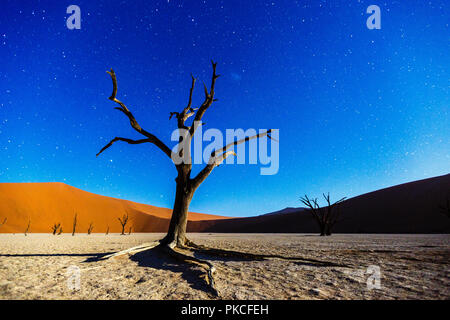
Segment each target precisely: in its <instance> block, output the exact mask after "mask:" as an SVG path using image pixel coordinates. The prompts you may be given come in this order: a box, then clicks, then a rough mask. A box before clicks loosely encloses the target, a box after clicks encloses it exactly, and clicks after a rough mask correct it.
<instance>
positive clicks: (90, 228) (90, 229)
mask: <svg viewBox="0 0 450 320" xmlns="http://www.w3.org/2000/svg"><path fill="white" fill-rule="evenodd" d="M92 229H94V225H93V224H92V222H91V223H90V224H89V227H88V231H87V234H91V232H92Z"/></svg>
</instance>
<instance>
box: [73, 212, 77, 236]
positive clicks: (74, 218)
mask: <svg viewBox="0 0 450 320" xmlns="http://www.w3.org/2000/svg"><path fill="white" fill-rule="evenodd" d="M76 228H77V214H76V213H75V216H74V217H73V225H72V237H73V236H74V235H75V230H76Z"/></svg>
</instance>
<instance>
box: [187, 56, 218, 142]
mask: <svg viewBox="0 0 450 320" xmlns="http://www.w3.org/2000/svg"><path fill="white" fill-rule="evenodd" d="M211 64H212V68H213V75H212V78H211V88H210V90H209V92H208V89H207V88H206V84H204V89H205V100H204V101H203V103H202V105H201V106H200V108H199V109H198V111H197V113H196V114H195V118H194V123H195V122H199V121H201V120H202V117H203V115H204V114H205V112H206V110H207V109H208V108H209V107H210V106H211V104H212V103H213V102H214V101H217V99H214V88H215V86H216V80H217V78H219V77H220V75H218V74H216V67H217V63H216V62H214V61H211ZM196 129H197V127H196V126H195V125H192V126H191V128H190V129H189V134H190V135H191V137H193V136H194V134H195V130H196Z"/></svg>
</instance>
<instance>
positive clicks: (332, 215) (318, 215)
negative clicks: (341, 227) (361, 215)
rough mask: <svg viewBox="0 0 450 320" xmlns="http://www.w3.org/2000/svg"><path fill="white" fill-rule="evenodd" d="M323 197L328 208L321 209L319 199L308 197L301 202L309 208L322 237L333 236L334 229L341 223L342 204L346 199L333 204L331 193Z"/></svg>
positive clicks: (302, 198) (301, 199)
mask: <svg viewBox="0 0 450 320" xmlns="http://www.w3.org/2000/svg"><path fill="white" fill-rule="evenodd" d="M323 197H324V199H325V201H326V202H327V206H326V207H320V205H319V202H318V200H317V198H315V199H310V198H308V196H307V195H305V196H304V197H301V198H300V201H301V202H303V204H304V205H306V206H307V207H308V210H309V211H310V212H311V214H312V216H313V218H314V220H315V221H316V222H317V225H318V227H319V230H320V236H331V233H332V230H333V227H334V225H335V224H336V223H337V222H338V221H339V217H340V214H341V210H340V209H341V208H340V204H341V203H342V202H343V201H344V200H345V199H346V198H345V197H344V198H342V199H340V200H338V201H336V202H334V203H331V201H330V194H329V193H328V194H327V195H326V194H325V193H324V194H323Z"/></svg>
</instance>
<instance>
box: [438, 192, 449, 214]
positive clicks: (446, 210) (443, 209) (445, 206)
mask: <svg viewBox="0 0 450 320" xmlns="http://www.w3.org/2000/svg"><path fill="white" fill-rule="evenodd" d="M439 210H440V211H441V212H442V213H443V214H445V215H446V216H447V217H448V218H450V196H448V197H447V199H446V201H445V204H442V205H439Z"/></svg>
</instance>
